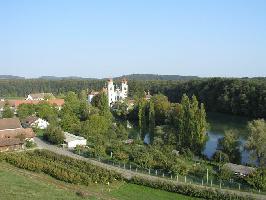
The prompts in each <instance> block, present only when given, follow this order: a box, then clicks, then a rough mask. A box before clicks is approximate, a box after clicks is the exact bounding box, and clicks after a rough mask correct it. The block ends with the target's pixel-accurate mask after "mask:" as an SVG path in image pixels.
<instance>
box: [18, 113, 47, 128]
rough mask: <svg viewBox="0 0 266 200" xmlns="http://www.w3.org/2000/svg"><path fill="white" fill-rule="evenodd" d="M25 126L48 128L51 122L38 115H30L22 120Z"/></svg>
mask: <svg viewBox="0 0 266 200" xmlns="http://www.w3.org/2000/svg"><path fill="white" fill-rule="evenodd" d="M21 123H22V126H23V127H33V128H39V129H46V128H47V127H48V126H49V122H47V121H46V120H44V119H41V118H39V117H36V116H29V117H27V118H25V119H24V120H22V121H21Z"/></svg>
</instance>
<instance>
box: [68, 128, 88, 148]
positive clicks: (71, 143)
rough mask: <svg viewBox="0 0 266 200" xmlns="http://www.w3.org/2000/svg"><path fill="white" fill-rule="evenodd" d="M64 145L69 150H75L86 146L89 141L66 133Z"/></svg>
mask: <svg viewBox="0 0 266 200" xmlns="http://www.w3.org/2000/svg"><path fill="white" fill-rule="evenodd" d="M64 135H65V139H64V143H65V145H66V146H67V148H69V149H74V148H75V147H76V146H78V145H80V146H86V145H87V140H86V139H85V138H84V137H80V136H76V135H73V134H71V133H68V132H64Z"/></svg>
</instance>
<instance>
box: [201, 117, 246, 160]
mask: <svg viewBox="0 0 266 200" xmlns="http://www.w3.org/2000/svg"><path fill="white" fill-rule="evenodd" d="M207 121H208V123H209V130H208V136H209V138H208V141H207V143H206V146H205V149H204V152H203V153H204V154H205V155H206V156H207V157H208V158H210V157H211V156H212V155H213V154H214V152H215V151H216V148H217V143H218V140H219V138H222V137H223V136H224V133H225V131H226V130H230V129H233V130H235V133H236V134H237V135H238V136H239V140H240V143H241V147H240V150H241V162H242V164H246V163H250V162H251V161H250V157H249V152H248V151H246V150H244V144H245V142H246V140H247V137H248V130H247V123H248V121H249V119H248V118H245V117H239V116H233V115H226V114H220V113H208V114H207Z"/></svg>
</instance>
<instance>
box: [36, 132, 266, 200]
mask: <svg viewBox="0 0 266 200" xmlns="http://www.w3.org/2000/svg"><path fill="white" fill-rule="evenodd" d="M34 141H35V143H36V144H37V146H38V148H39V149H47V150H50V151H52V152H54V153H57V154H60V155H64V156H69V157H71V158H75V159H78V160H83V161H86V162H89V163H91V164H93V165H96V166H99V167H102V168H105V169H108V170H112V171H115V172H117V173H119V174H121V175H122V176H123V177H124V178H125V179H127V180H130V179H131V178H132V177H133V176H138V177H142V178H145V179H148V180H151V181H156V180H161V181H168V182H172V183H174V184H180V185H184V184H186V183H182V182H177V181H173V180H169V179H165V178H161V177H156V176H151V175H148V174H143V173H138V172H135V171H130V170H127V169H123V168H119V167H116V166H112V165H108V164H105V163H102V162H100V161H96V160H93V159H90V158H85V157H83V156H79V155H77V154H74V153H73V152H71V151H68V150H67V149H64V148H59V147H57V146H55V145H51V144H49V143H47V142H45V141H43V140H41V139H40V138H37V137H35V138H34ZM196 186H197V187H204V188H206V186H201V185H196ZM221 191H222V192H226V193H235V194H237V195H241V196H252V197H254V198H256V199H259V200H263V199H266V197H265V195H260V194H253V193H248V192H242V191H236V190H227V189H221Z"/></svg>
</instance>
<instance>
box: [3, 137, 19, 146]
mask: <svg viewBox="0 0 266 200" xmlns="http://www.w3.org/2000/svg"><path fill="white" fill-rule="evenodd" d="M23 143H24V142H23V141H22V140H20V139H19V138H7V139H1V140H0V147H7V146H13V145H18V144H23Z"/></svg>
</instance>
